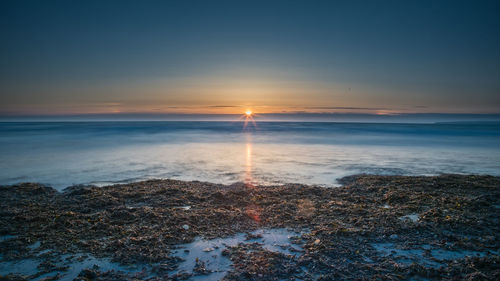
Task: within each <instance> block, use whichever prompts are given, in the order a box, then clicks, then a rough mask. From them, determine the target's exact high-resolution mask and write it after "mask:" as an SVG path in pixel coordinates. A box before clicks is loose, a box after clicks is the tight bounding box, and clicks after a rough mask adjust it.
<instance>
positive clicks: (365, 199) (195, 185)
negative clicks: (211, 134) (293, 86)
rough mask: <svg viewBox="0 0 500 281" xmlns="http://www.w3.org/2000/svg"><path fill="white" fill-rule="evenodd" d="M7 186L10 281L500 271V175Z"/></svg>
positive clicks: (2, 250)
mask: <svg viewBox="0 0 500 281" xmlns="http://www.w3.org/2000/svg"><path fill="white" fill-rule="evenodd" d="M341 182H342V184H343V186H341V187H338V188H325V187H317V186H307V185H302V184H286V185H284V186H269V187H259V186H257V187H256V186H249V185H245V184H234V185H230V186H225V185H218V184H211V183H202V182H184V181H175V180H152V181H144V182H137V183H131V184H122V185H113V186H105V187H93V186H74V187H70V188H67V189H66V190H64V191H63V192H57V191H56V190H54V189H52V188H51V187H46V186H43V185H40V184H33V183H26V184H19V185H13V186H2V187H0V196H1V198H2V200H1V201H0V213H1V214H0V254H1V260H0V275H2V277H0V280H24V279H26V280H42V279H44V278H45V280H72V279H73V278H77V279H79V280H89V279H90V280H117V279H121V280H126V279H130V280H132V279H142V280H148V279H149V280H165V279H167V280H169V279H170V280H179V279H190V280H219V279H221V278H224V279H227V280H294V279H298V280H332V279H346V280H349V279H353V280H354V279H356V280H359V279H367V280H370V279H374V278H380V279H389V280H391V279H393V280H409V279H412V280H424V279H431V280H432V279H436V280H438V279H439V280H442V279H445V280H446V279H448V280H462V279H468V280H498V279H500V265H499V264H500V257H499V252H500V243H499V238H500V235H499V233H500V226H499V225H500V222H499V217H500V216H499V215H500V178H499V177H492V176H461V175H442V176H436V177H407V176H352V177H347V178H343V179H342V180H341Z"/></svg>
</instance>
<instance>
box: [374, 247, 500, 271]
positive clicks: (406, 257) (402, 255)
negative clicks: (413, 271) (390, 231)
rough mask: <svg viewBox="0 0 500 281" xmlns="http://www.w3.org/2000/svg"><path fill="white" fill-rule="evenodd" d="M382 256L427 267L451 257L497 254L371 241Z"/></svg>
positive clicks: (439, 264) (440, 263)
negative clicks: (410, 246) (401, 246)
mask: <svg viewBox="0 0 500 281" xmlns="http://www.w3.org/2000/svg"><path fill="white" fill-rule="evenodd" d="M371 245H372V247H373V248H375V250H377V252H378V254H379V255H380V256H382V257H388V256H391V257H394V259H395V260H396V261H397V262H400V263H403V264H411V263H417V264H421V265H424V266H429V267H435V268H437V267H440V266H443V265H445V261H447V260H453V259H463V258H465V257H484V256H487V255H489V254H494V255H498V254H499V253H498V252H496V251H491V252H480V251H469V250H460V251H451V250H444V249H433V248H432V246H430V245H421V246H417V247H416V248H413V249H399V248H397V246H395V245H394V243H373V244H371Z"/></svg>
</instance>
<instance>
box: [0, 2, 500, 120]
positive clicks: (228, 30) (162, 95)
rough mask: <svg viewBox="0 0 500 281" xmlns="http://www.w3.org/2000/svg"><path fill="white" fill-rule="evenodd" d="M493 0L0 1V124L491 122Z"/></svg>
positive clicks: (496, 23)
mask: <svg viewBox="0 0 500 281" xmlns="http://www.w3.org/2000/svg"><path fill="white" fill-rule="evenodd" d="M499 3H500V2H499V1H2V2H1V4H0V32H1V35H0V36H1V38H2V44H0V115H4V116H12V115H68V114H103V113H104V114H106V113H115V114H117V113H121V114H128V113H155V114H158V113H175V114H184V113H189V114H211V113H213V114H239V113H243V112H245V110H247V109H251V110H252V111H254V112H256V113H287V114H294V113H304V112H305V113H369V114H394V113H500V16H499V12H500V4H499Z"/></svg>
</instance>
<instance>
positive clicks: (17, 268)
mask: <svg viewBox="0 0 500 281" xmlns="http://www.w3.org/2000/svg"><path fill="white" fill-rule="evenodd" d="M49 252H50V250H45V251H42V252H40V254H39V255H38V256H36V257H34V258H28V259H23V260H15V261H3V260H2V259H0V275H7V274H16V275H22V276H26V277H28V276H34V275H35V274H37V273H38V272H39V271H42V269H41V267H42V266H43V262H45V261H48V262H50V263H53V264H54V265H55V266H56V267H60V268H61V269H60V270H52V271H50V272H48V273H46V274H42V275H40V276H38V277H35V278H29V279H30V280H40V279H43V278H46V277H50V276H55V275H57V274H58V273H59V274H60V276H61V277H60V279H57V280H63V281H64V280H73V279H75V278H76V277H77V276H78V274H80V272H81V271H82V270H83V269H93V268H95V269H98V270H100V271H110V270H114V271H116V272H118V271H121V272H125V273H128V274H140V273H142V272H146V270H147V268H143V267H142V266H138V267H129V266H122V265H120V264H119V263H115V262H111V260H110V259H107V258H96V257H94V256H92V255H87V254H76V255H68V254H66V255H61V256H58V257H57V258H55V259H51V258H48V259H45V258H43V257H41V256H43V255H46V254H48V253H49Z"/></svg>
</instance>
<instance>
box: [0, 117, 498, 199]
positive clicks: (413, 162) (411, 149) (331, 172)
mask: <svg viewBox="0 0 500 281" xmlns="http://www.w3.org/2000/svg"><path fill="white" fill-rule="evenodd" d="M443 173H457V174H489V175H496V176H499V175H500V122H442V123H439V122H437V123H425V124H420V123H419V124H416V123H415V124H413V123H359V122H357V123H355V122H346V123H342V122H340V123H336V122H239V121H235V122H232V121H216V122H212V121H165V122H163V121H134V122H132V121H131V122H128V121H113V122H104V121H92V122H83V121H79V122H1V123H0V185H10V184H17V183H21V182H38V183H43V184H46V185H49V186H52V187H54V188H56V189H58V190H62V189H64V188H65V187H68V186H72V185H97V186H103V185H108V184H115V183H127V182H134V181H141V180H147V179H178V180H187V181H203V182H213V183H222V184H233V183H237V182H244V183H247V184H252V185H281V184H284V183H301V184H314V185H321V186H331V187H334V186H338V185H339V183H338V179H340V178H342V177H345V176H349V175H354V174H377V175H439V174H443Z"/></svg>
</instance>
